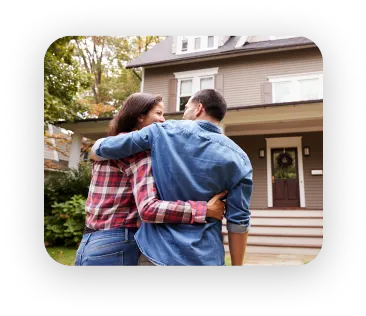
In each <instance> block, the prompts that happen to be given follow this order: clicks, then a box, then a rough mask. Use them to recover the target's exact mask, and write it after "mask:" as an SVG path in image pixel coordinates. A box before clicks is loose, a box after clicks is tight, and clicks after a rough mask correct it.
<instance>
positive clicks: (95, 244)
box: [75, 227, 141, 266]
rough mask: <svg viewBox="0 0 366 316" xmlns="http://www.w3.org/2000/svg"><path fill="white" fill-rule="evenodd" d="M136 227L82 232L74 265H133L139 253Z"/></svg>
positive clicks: (135, 263)
mask: <svg viewBox="0 0 366 316" xmlns="http://www.w3.org/2000/svg"><path fill="white" fill-rule="evenodd" d="M136 231H137V229H136V228H125V227H123V228H116V229H109V230H99V231H96V232H93V233H88V234H84V235H83V238H82V240H81V243H80V245H79V248H78V250H77V252H76V259H75V265H76V266H134V265H137V262H138V258H139V256H140V254H141V252H140V250H139V249H138V247H137V244H136V241H135V239H134V235H135V232H136Z"/></svg>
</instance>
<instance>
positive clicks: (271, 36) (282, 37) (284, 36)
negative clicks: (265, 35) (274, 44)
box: [269, 35, 298, 41]
mask: <svg viewBox="0 0 366 316" xmlns="http://www.w3.org/2000/svg"><path fill="white" fill-rule="evenodd" d="M293 37H298V36H297V35H279V36H276V35H270V36H269V39H270V40H271V41H274V40H279V39H285V38H293Z"/></svg>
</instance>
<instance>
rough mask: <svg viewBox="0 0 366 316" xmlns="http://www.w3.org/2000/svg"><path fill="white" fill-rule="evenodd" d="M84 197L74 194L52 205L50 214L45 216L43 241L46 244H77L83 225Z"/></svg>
mask: <svg viewBox="0 0 366 316" xmlns="http://www.w3.org/2000/svg"><path fill="white" fill-rule="evenodd" d="M85 201H86V199H85V197H83V196H82V195H80V194H78V195H74V196H73V197H72V198H71V199H70V200H69V201H66V202H62V203H57V202H55V203H54V204H53V205H52V211H51V214H50V215H48V216H45V219H44V220H45V223H44V228H45V241H46V243H48V244H53V245H57V244H63V245H65V246H71V245H77V244H78V243H79V242H80V241H81V238H82V235H83V231H84V225H85V210H84V209H85Z"/></svg>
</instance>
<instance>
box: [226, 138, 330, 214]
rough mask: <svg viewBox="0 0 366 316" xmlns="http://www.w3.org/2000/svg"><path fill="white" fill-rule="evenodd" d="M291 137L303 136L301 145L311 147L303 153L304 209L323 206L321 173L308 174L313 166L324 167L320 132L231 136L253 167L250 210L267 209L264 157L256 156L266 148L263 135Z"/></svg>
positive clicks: (265, 164) (315, 167)
mask: <svg viewBox="0 0 366 316" xmlns="http://www.w3.org/2000/svg"><path fill="white" fill-rule="evenodd" d="M291 136H302V146H303V147H305V146H309V148H310V156H308V157H305V156H303V167H304V185H305V204H306V208H307V209H323V176H312V175H311V170H312V169H320V170H323V132H311V133H298V134H285V135H284V134H276V135H254V136H232V137H230V138H231V139H232V140H233V141H234V142H236V143H237V144H238V145H239V146H240V147H241V148H243V150H244V151H245V152H246V153H247V155H248V157H249V159H250V161H251V163H252V166H253V182H254V185H253V195H252V200H251V208H252V209H261V208H267V206H268V200H267V198H268V196H267V194H268V193H267V159H266V158H259V154H258V151H259V149H265V148H266V141H265V138H266V137H291ZM267 154H268V153H266V155H267Z"/></svg>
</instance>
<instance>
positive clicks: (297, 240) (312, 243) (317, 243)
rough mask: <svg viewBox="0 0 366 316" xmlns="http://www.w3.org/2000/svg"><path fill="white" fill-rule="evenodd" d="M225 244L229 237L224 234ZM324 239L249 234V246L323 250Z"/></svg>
mask: <svg viewBox="0 0 366 316" xmlns="http://www.w3.org/2000/svg"><path fill="white" fill-rule="evenodd" d="M223 237H224V243H227V242H228V235H227V234H224V236H223ZM322 242H323V238H322V237H321V236H320V237H289V236H288V237H287V236H286V237H282V236H281V237H278V236H253V235H251V234H249V236H248V242H247V244H248V245H251V246H261V245H263V246H273V247H302V248H321V246H322Z"/></svg>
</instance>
